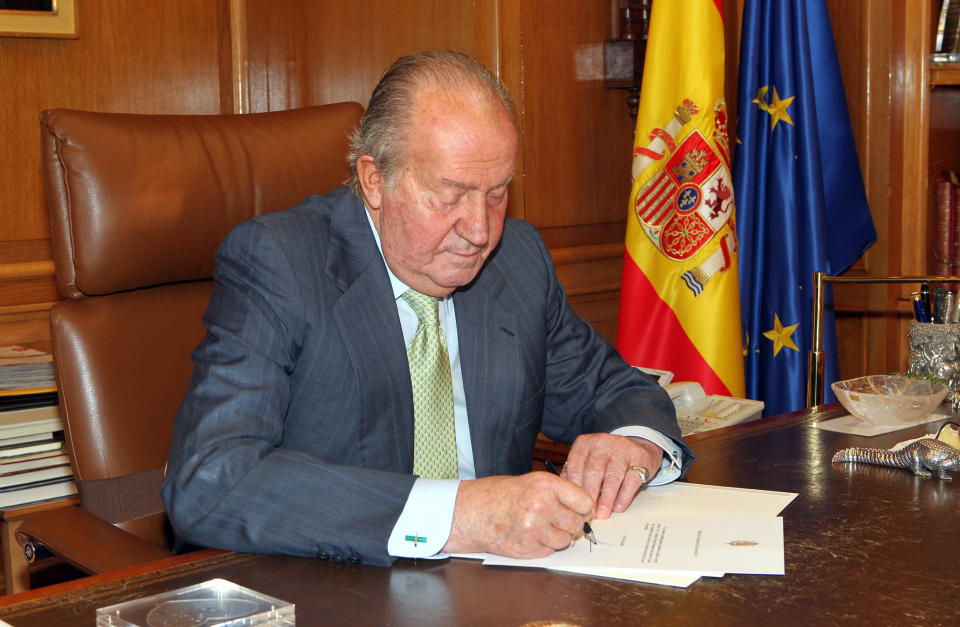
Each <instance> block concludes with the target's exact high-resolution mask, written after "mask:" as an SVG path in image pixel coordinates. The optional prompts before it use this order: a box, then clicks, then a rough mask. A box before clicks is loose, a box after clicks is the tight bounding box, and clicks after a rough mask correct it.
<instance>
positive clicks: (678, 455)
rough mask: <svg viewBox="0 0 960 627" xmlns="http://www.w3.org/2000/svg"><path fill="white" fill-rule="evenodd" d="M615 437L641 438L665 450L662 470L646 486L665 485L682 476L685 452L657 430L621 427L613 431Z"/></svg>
mask: <svg viewBox="0 0 960 627" xmlns="http://www.w3.org/2000/svg"><path fill="white" fill-rule="evenodd" d="M611 433H612V434H613V435H625V436H629V437H633V438H641V439H643V440H647V441H649V442H653V443H654V444H656V445H657V446H659V447H660V448H662V449H663V453H664V455H663V462H662V463H661V464H660V470H659V471H657V476H656V477H654V478H653V479H651V480H650V483H648V484H646V485H663V484H665V483H670V482H671V481H674V480H675V479H677V478H678V477H679V476H680V469H681V468H683V451H681V450H680V447H678V446H677V445H676V444H674V442H673V440H671V439H670V438H668V437H667V436H665V435H663V434H662V433H660V432H659V431H657V430H656V429H651V428H650V427H640V426H627V427H620V428H619V429H614V430H613V431H611Z"/></svg>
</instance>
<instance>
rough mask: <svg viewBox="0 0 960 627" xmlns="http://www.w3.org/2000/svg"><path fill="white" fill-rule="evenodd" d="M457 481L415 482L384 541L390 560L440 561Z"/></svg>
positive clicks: (450, 518) (421, 480)
mask: <svg viewBox="0 0 960 627" xmlns="http://www.w3.org/2000/svg"><path fill="white" fill-rule="evenodd" d="M459 487H460V480H459V479H419V478H418V479H417V480H416V481H415V482H414V484H413V488H412V489H411V490H410V495H409V496H408V497H407V502H406V504H405V505H404V506H403V511H402V512H401V513H400V517H399V518H398V519H397V523H396V524H395V525H394V526H393V531H392V532H391V533H390V538H389V540H387V553H389V554H390V555H392V556H393V557H420V558H427V559H429V558H436V559H442V558H445V557H447V554H446V553H441V552H440V551H441V549H443V547H444V545H445V544H446V543H447V539H448V538H449V537H450V525H452V524H453V508H454V505H456V502H457V489H458V488H459Z"/></svg>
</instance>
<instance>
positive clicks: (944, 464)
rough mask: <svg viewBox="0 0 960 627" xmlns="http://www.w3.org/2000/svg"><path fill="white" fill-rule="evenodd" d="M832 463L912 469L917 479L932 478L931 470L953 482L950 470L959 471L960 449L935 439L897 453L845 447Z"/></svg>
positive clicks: (918, 442)
mask: <svg viewBox="0 0 960 627" xmlns="http://www.w3.org/2000/svg"><path fill="white" fill-rule="evenodd" d="M833 461H834V463H836V462H853V463H856V464H874V465H876V466H889V467H891V468H909V469H910V470H912V471H913V474H915V475H917V476H918V477H930V476H932V474H931V471H932V472H935V473H937V476H938V477H940V478H941V479H946V480H947V481H950V480H952V479H953V477H951V476H950V475H948V474H947V471H950V472H960V450H957V449H955V448H953V447H952V446H950V445H949V444H947V443H945V442H941V441H940V440H935V439H933V438H924V439H922V440H917V441H916V442H911V443H910V444H908V445H906V446H904V447H903V448H902V449H899V450H897V451H888V450H885V449H882V448H862V447H859V446H857V447H854V448H845V449H843V450H842V451H838V452H837V453H836V455H834V456H833Z"/></svg>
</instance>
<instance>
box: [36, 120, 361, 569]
mask: <svg viewBox="0 0 960 627" xmlns="http://www.w3.org/2000/svg"><path fill="white" fill-rule="evenodd" d="M362 112H363V109H362V107H361V106H360V105H358V104H356V103H340V104H332V105H325V106H319V107H311V108H306V109H299V110H292V111H281V112H273V113H260V114H248V115H210V116H200V115H197V116H187V115H181V116H175V115H127V114H113V113H92V112H84V111H70V110H63V109H58V110H50V111H44V112H43V113H42V114H41V116H40V120H41V127H42V135H43V170H44V183H45V186H46V194H47V201H48V205H49V210H50V215H51V222H52V240H53V251H54V261H55V264H56V274H57V283H58V284H59V287H60V291H61V292H62V293H63V294H64V296H66V297H67V299H68V300H67V301H64V302H61V303H58V304H57V305H55V306H54V307H53V309H52V311H51V314H50V324H51V339H52V344H53V355H54V363H55V367H56V377H57V385H58V388H59V391H60V412H61V415H62V417H63V420H64V427H65V435H66V443H67V448H68V451H69V453H70V458H71V461H72V464H73V471H74V476H75V478H76V480H77V485H78V489H79V495H80V506H79V507H69V508H61V509H57V510H52V511H49V512H45V513H43V514H39V515H37V516H34V517H31V518H28V519H27V520H25V521H24V522H23V524H22V525H21V526H20V529H19V530H18V532H17V538H18V541H19V542H20V543H21V544H22V545H24V549H25V553H26V554H27V558H28V560H29V559H31V555H36V553H37V550H38V547H40V546H42V547H44V548H45V549H47V550H49V551H50V552H53V553H55V554H57V555H60V556H62V557H63V558H64V559H66V560H67V561H68V562H70V563H72V564H73V565H75V566H76V567H78V568H80V569H81V570H83V571H86V572H90V573H99V572H106V571H109V570H115V569H117V568H121V567H125V566H130V565H135V564H139V563H144V562H147V561H151V560H154V559H159V558H162V557H166V556H169V555H170V552H169V549H170V546H171V542H172V538H171V535H170V531H169V524H168V523H167V520H166V516H165V514H164V512H163V503H162V501H161V498H160V486H161V482H162V478H163V468H164V465H165V463H166V459H167V449H168V448H169V446H170V433H171V427H172V423H173V418H174V415H175V414H176V411H177V407H178V405H179V403H180V400H181V398H182V397H183V393H184V391H185V390H186V386H187V382H188V380H189V377H190V374H191V372H192V369H193V367H192V365H191V363H190V359H189V356H190V352H191V351H192V350H193V348H194V347H195V346H196V345H197V344H198V343H199V342H200V340H201V338H202V336H203V333H204V328H203V325H202V322H201V317H202V314H203V312H204V310H205V309H206V304H207V300H208V298H209V295H210V290H211V285H212V281H211V279H210V277H211V275H212V271H213V265H214V253H215V252H216V250H217V247H218V246H219V244H220V241H221V240H222V239H223V237H224V236H225V235H226V233H227V231H228V230H229V229H230V228H231V227H232V226H233V225H234V224H236V223H237V222H240V221H242V220H245V219H247V218H251V217H253V216H255V215H258V214H261V213H265V212H269V211H276V210H280V209H286V208H289V207H293V206H294V205H296V204H297V203H298V202H300V201H301V200H303V199H304V198H305V197H306V196H307V195H309V194H311V193H325V192H327V191H329V190H331V189H333V188H335V187H337V186H338V185H339V184H340V183H341V182H342V181H343V180H344V178H345V177H346V175H347V173H348V170H347V166H346V159H345V157H346V153H347V135H348V132H349V131H350V129H351V128H353V126H354V125H355V124H356V123H357V122H358V121H359V119H360V115H361V114H362ZM108 523H112V524H108Z"/></svg>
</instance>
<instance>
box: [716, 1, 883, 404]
mask: <svg viewBox="0 0 960 627" xmlns="http://www.w3.org/2000/svg"><path fill="white" fill-rule="evenodd" d="M738 99H739V102H738V108H739V122H738V127H737V135H738V137H739V140H740V143H739V145H738V146H737V148H736V152H735V155H734V169H733V181H734V191H735V194H736V202H737V217H738V218H739V222H738V224H737V234H738V237H739V246H740V308H741V312H742V318H743V328H744V346H745V348H744V351H745V352H744V366H745V369H746V380H747V396H748V397H750V398H755V399H759V400H763V401H764V403H765V404H766V413H767V414H776V413H781V412H784V411H790V410H795V409H800V408H802V407H804V406H805V405H806V370H807V354H808V352H809V350H810V340H811V337H810V335H811V320H812V315H813V311H812V310H813V304H812V299H813V289H812V281H813V273H814V272H815V271H822V272H827V273H829V274H838V273H840V272H843V271H844V270H846V269H847V267H849V266H850V264H851V263H853V262H854V260H856V259H857V257H859V256H860V255H861V254H862V253H863V251H865V250H866V249H867V248H868V247H869V246H870V245H871V244H872V243H873V242H875V241H876V239H877V233H876V230H875V229H874V228H873V220H872V219H871V217H870V209H869V207H868V206H867V198H866V194H865V192H864V188H863V178H862V176H861V174H860V162H859V161H858V160H857V153H856V148H855V146H854V143H853V132H852V130H851V128H850V117H849V114H848V113H847V101H846V95H845V94H844V90H843V82H842V80H841V77H840V68H839V64H838V63H837V51H836V47H835V46H834V41H833V31H832V30H831V28H830V16H829V14H828V13H827V7H826V5H825V4H824V2H823V0H746V2H745V3H744V8H743V32H742V43H741V48H740V80H739V97H738ZM828 287H829V286H828ZM826 297H827V299H828V300H827V304H828V306H827V311H826V312H825V316H824V329H823V346H824V349H823V350H824V352H825V354H826V369H825V370H826V379H825V381H826V386H827V389H828V390H829V384H830V382H831V381H834V380H836V378H837V374H836V373H837V348H836V347H837V340H836V327H835V325H834V319H833V310H832V306H831V304H830V303H831V302H832V299H831V295H830V293H829V292H828V293H827V294H826Z"/></svg>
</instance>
